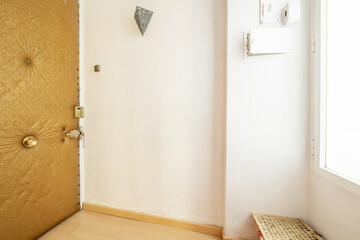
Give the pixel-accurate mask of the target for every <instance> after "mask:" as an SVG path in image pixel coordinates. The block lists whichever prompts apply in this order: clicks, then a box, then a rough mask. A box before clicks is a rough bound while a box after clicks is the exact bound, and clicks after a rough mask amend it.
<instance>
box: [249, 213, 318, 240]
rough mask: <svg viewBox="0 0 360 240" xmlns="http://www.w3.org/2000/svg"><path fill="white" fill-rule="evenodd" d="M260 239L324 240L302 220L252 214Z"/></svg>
mask: <svg viewBox="0 0 360 240" xmlns="http://www.w3.org/2000/svg"><path fill="white" fill-rule="evenodd" d="M253 217H254V219H255V222H256V228H257V230H258V233H259V239H260V240H324V239H323V238H322V237H321V236H320V235H319V234H318V233H317V232H315V231H314V230H313V229H312V228H311V227H310V226H309V225H307V224H306V223H305V222H304V221H303V220H301V219H298V218H286V217H278V216H271V215H263V214H255V213H254V214H253Z"/></svg>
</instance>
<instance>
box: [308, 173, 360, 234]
mask: <svg viewBox="0 0 360 240" xmlns="http://www.w3.org/2000/svg"><path fill="white" fill-rule="evenodd" d="M310 185H311V188H310V196H309V199H310V202H309V216H308V218H309V223H310V224H311V225H312V226H313V227H314V228H315V229H316V230H317V231H318V232H319V233H320V234H321V235H322V236H323V237H324V238H325V239H326V240H340V239H341V240H354V239H357V238H358V237H359V236H360V197H359V196H356V195H354V194H352V193H350V192H348V191H346V190H344V189H342V188H340V187H338V186H337V185H335V184H334V183H332V182H329V181H328V180H326V179H324V178H322V177H319V176H317V175H315V174H313V175H312V176H311V179H310Z"/></svg>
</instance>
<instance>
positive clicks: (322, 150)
mask: <svg viewBox="0 0 360 240" xmlns="http://www.w3.org/2000/svg"><path fill="white" fill-rule="evenodd" d="M313 4H314V8H313V9H314V12H313V18H312V21H314V24H313V29H312V34H313V36H314V38H315V39H316V41H313V43H314V45H315V48H314V49H313V56H312V66H313V67H314V68H313V71H312V75H313V83H314V85H313V86H314V88H313V89H314V92H313V102H314V109H313V117H314V129H313V130H314V131H313V133H314V134H313V138H314V146H313V147H314V152H313V154H314V159H315V171H316V173H318V174H319V175H321V176H323V177H325V178H327V179H329V180H331V181H333V182H335V183H337V184H339V185H340V186H342V187H344V188H346V189H348V190H349V191H351V192H353V193H355V194H358V195H360V28H359V26H360V18H358V15H357V9H359V7H360V1H358V0H343V1H338V0H327V1H326V0H318V1H314V3H313Z"/></svg>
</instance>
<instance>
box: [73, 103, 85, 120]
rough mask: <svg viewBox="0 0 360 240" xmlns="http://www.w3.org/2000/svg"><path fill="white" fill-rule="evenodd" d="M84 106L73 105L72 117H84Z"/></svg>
mask: <svg viewBox="0 0 360 240" xmlns="http://www.w3.org/2000/svg"><path fill="white" fill-rule="evenodd" d="M84 111H85V110H84V107H81V106H75V109H74V117H75V118H84Z"/></svg>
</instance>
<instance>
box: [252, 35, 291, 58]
mask: <svg viewBox="0 0 360 240" xmlns="http://www.w3.org/2000/svg"><path fill="white" fill-rule="evenodd" d="M290 33H291V32H290V30H289V29H287V28H253V29H251V30H250V33H248V34H247V55H248V56H252V55H266V54H281V53H291V52H292V51H293V43H292V40H291V34H290Z"/></svg>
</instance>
